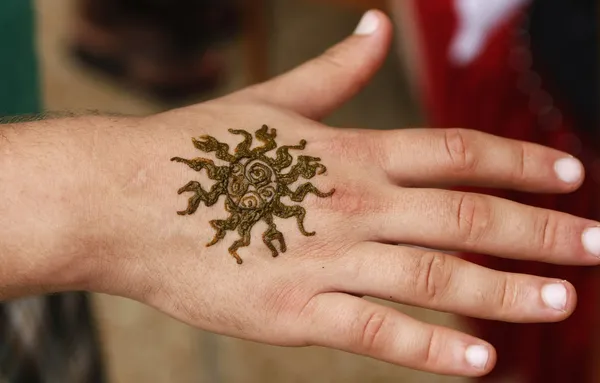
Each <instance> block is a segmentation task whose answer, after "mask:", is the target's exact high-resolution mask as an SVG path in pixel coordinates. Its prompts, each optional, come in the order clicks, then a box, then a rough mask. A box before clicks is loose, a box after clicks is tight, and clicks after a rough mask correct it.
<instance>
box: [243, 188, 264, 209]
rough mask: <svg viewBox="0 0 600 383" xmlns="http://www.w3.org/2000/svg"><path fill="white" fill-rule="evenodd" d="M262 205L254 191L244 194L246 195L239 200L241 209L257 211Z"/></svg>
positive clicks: (260, 199)
mask: <svg viewBox="0 0 600 383" xmlns="http://www.w3.org/2000/svg"><path fill="white" fill-rule="evenodd" d="M263 204H264V201H263V200H262V198H260V195H258V193H257V192H255V191H251V192H248V193H246V195H244V196H243V197H242V199H241V200H240V207H241V208H242V209H258V208H260V207H262V205H263Z"/></svg>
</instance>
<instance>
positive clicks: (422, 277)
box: [415, 252, 452, 301]
mask: <svg viewBox="0 0 600 383" xmlns="http://www.w3.org/2000/svg"><path fill="white" fill-rule="evenodd" d="M415 275H416V281H415V286H416V290H417V291H416V293H417V295H420V296H424V297H425V298H426V299H427V300H428V301H435V300H438V299H439V298H440V297H441V296H443V295H444V293H445V292H446V291H447V289H448V286H449V285H450V278H451V275H452V270H451V269H450V264H449V262H448V258H447V257H446V256H444V255H443V254H441V253H436V252H428V253H425V254H423V256H421V258H420V260H419V264H418V266H417V272H416V274H415Z"/></svg>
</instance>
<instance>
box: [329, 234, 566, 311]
mask: <svg viewBox="0 0 600 383" xmlns="http://www.w3.org/2000/svg"><path fill="white" fill-rule="evenodd" d="M340 269H341V270H343V271H342V273H341V274H340V276H339V280H338V283H339V285H337V286H336V287H337V288H339V289H340V290H341V291H344V292H347V293H351V294H357V295H367V296H372V297H376V298H381V299H386V300H390V301H394V302H398V303H404V304H409V305H414V306H420V307H425V308H429V309H433V310H439V311H445V312H452V313H455V314H460V315H465V316H470V317H477V318H483V319H494V320H501V321H505V322H522V323H526V322H555V321H560V320H563V319H565V318H567V317H568V316H569V315H571V313H572V312H573V310H574V309H575V305H576V300H577V297H576V292H575V289H574V288H573V286H572V285H571V284H570V283H568V282H565V281H560V280H556V279H550V278H541V277H535V276H531V275H524V274H512V273H505V272H500V271H495V270H491V269H487V268H485V267H482V266H478V265H475V264H473V263H470V262H467V261H465V260H462V259H460V258H457V257H454V256H451V255H448V254H443V253H439V252H434V251H428V250H423V249H419V248H412V247H406V246H393V245H384V244H380V243H372V242H365V243H361V244H359V245H357V246H355V247H354V248H353V249H352V250H351V251H350V253H349V254H348V255H347V257H344V259H343V264H341V265H340Z"/></svg>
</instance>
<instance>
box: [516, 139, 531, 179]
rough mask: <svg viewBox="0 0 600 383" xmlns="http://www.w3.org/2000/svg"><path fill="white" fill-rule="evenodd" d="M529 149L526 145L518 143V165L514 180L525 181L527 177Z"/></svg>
mask: <svg viewBox="0 0 600 383" xmlns="http://www.w3.org/2000/svg"><path fill="white" fill-rule="evenodd" d="M526 151H527V147H526V146H525V144H524V143H518V148H517V154H516V160H515V161H517V162H516V164H515V170H514V174H513V178H514V180H515V181H520V180H524V179H525V177H526V175H527V170H526V169H527V163H526V161H527V157H528V156H527V153H526Z"/></svg>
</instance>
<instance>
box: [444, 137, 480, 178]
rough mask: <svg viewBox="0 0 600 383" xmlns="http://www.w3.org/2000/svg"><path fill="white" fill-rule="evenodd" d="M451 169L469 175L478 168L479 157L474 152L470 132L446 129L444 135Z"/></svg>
mask: <svg viewBox="0 0 600 383" xmlns="http://www.w3.org/2000/svg"><path fill="white" fill-rule="evenodd" d="M444 140H445V142H444V143H445V145H446V153H447V161H448V166H449V168H450V169H451V170H452V171H454V172H457V173H468V172H470V171H472V170H473V169H474V168H475V167H476V166H477V157H476V156H475V154H474V153H473V151H472V148H473V146H472V144H471V141H472V140H470V139H469V134H468V131H467V130H465V129H458V128H455V129H446V130H445V134H444Z"/></svg>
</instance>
